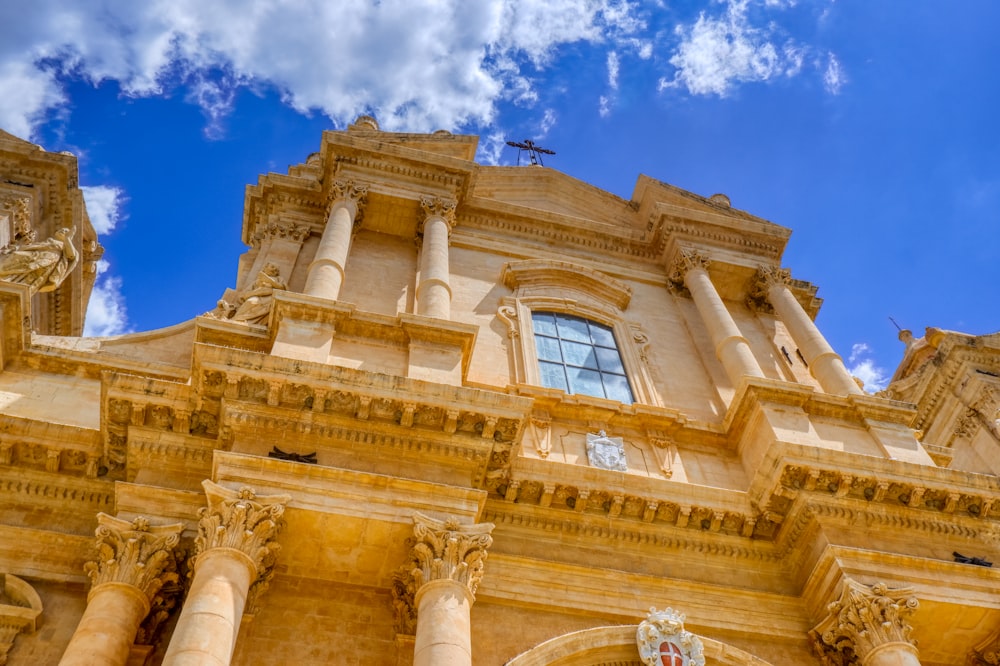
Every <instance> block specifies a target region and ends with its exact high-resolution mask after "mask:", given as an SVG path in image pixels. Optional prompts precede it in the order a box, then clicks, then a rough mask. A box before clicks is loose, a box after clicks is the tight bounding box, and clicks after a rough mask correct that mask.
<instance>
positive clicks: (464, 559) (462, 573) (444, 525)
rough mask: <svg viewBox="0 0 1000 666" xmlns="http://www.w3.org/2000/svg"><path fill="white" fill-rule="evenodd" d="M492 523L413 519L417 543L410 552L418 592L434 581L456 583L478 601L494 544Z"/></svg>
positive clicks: (419, 517)
mask: <svg viewBox="0 0 1000 666" xmlns="http://www.w3.org/2000/svg"><path fill="white" fill-rule="evenodd" d="M492 531H493V524H492V523H479V524H475V525H461V524H459V523H457V522H455V521H453V520H444V521H442V520H435V519H434V518H429V517H427V516H424V515H421V514H419V513H418V514H415V515H414V516H413V535H414V537H415V538H416V543H415V544H414V546H413V548H412V549H411V550H410V559H411V560H412V564H413V567H414V568H413V570H412V574H413V578H414V582H415V586H416V589H417V590H419V589H420V587H421V586H422V585H424V584H425V583H428V582H430V581H434V580H452V581H455V582H457V583H460V584H462V585H463V586H465V587H466V588H467V589H468V590H469V593H470V594H471V595H472V596H473V597H475V594H476V589H477V588H478V587H479V582H480V581H481V580H482V578H483V570H484V567H485V564H486V551H487V549H488V548H489V547H490V546H491V545H492V544H493V537H492V536H491V532H492Z"/></svg>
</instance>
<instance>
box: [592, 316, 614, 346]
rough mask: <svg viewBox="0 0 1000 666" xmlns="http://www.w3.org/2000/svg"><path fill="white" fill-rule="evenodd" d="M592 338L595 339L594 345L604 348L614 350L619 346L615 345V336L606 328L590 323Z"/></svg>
mask: <svg viewBox="0 0 1000 666" xmlns="http://www.w3.org/2000/svg"><path fill="white" fill-rule="evenodd" d="M590 336H591V337H592V338H593V339H594V344H598V345H601V346H602V347H612V348H613V347H617V346H618V345H616V344H615V334H614V333H612V332H611V329H610V328H608V327H606V326H601V325H600V324H595V323H594V322H590Z"/></svg>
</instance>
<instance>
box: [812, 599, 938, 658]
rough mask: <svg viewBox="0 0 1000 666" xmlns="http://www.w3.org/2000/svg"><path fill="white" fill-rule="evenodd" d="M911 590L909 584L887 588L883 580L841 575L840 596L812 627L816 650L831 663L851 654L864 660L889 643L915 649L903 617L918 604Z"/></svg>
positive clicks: (908, 626)
mask: <svg viewBox="0 0 1000 666" xmlns="http://www.w3.org/2000/svg"><path fill="white" fill-rule="evenodd" d="M912 593H913V590H912V589H910V588H900V589H894V590H891V589H889V587H888V586H886V585H885V584H884V583H876V584H875V585H871V586H868V585H862V584H861V583H858V582H857V581H854V580H851V579H845V580H844V590H843V592H842V593H841V596H840V599H838V600H837V601H834V602H833V603H831V604H830V605H829V606H828V607H827V610H828V611H829V614H828V615H827V617H826V618H825V619H824V620H823V621H822V622H820V624H819V625H817V626H816V628H815V629H813V636H814V637H815V638H816V639H817V640H816V648H817V651H819V652H821V656H823V657H824V658H826V659H828V660H830V661H832V663H839V661H843V660H845V659H846V660H847V661H846V662H845V663H851V661H850V659H851V655H854V656H855V657H856V658H857V659H859V660H860V661H861V662H862V663H865V661H866V660H867V658H868V655H869V654H871V653H872V652H873V651H874V650H876V649H877V648H882V647H883V646H886V645H890V644H898V645H900V646H901V647H904V648H905V649H907V650H908V651H912V652H913V653H915V651H916V646H915V645H914V643H913V641H912V639H911V638H910V632H911V631H912V627H911V626H910V624H909V623H908V622H907V621H906V618H907V617H909V616H910V615H912V614H913V613H914V611H916V609H917V607H918V605H919V604H918V602H917V599H916V597H914V596H912ZM901 663H902V662H901Z"/></svg>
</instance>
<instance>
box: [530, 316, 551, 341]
mask: <svg viewBox="0 0 1000 666" xmlns="http://www.w3.org/2000/svg"><path fill="white" fill-rule="evenodd" d="M531 325H532V327H533V328H534V329H535V333H541V334H542V335H550V336H552V337H553V338H554V337H556V318H555V316H554V315H553V314H552V313H551V312H532V313H531Z"/></svg>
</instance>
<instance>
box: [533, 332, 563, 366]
mask: <svg viewBox="0 0 1000 666" xmlns="http://www.w3.org/2000/svg"><path fill="white" fill-rule="evenodd" d="M535 347H537V348H538V358H539V359H540V360H542V361H555V362H556V363H562V354H560V353H559V341H558V340H556V339H555V338H546V337H545V336H543V335H536V336H535Z"/></svg>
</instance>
